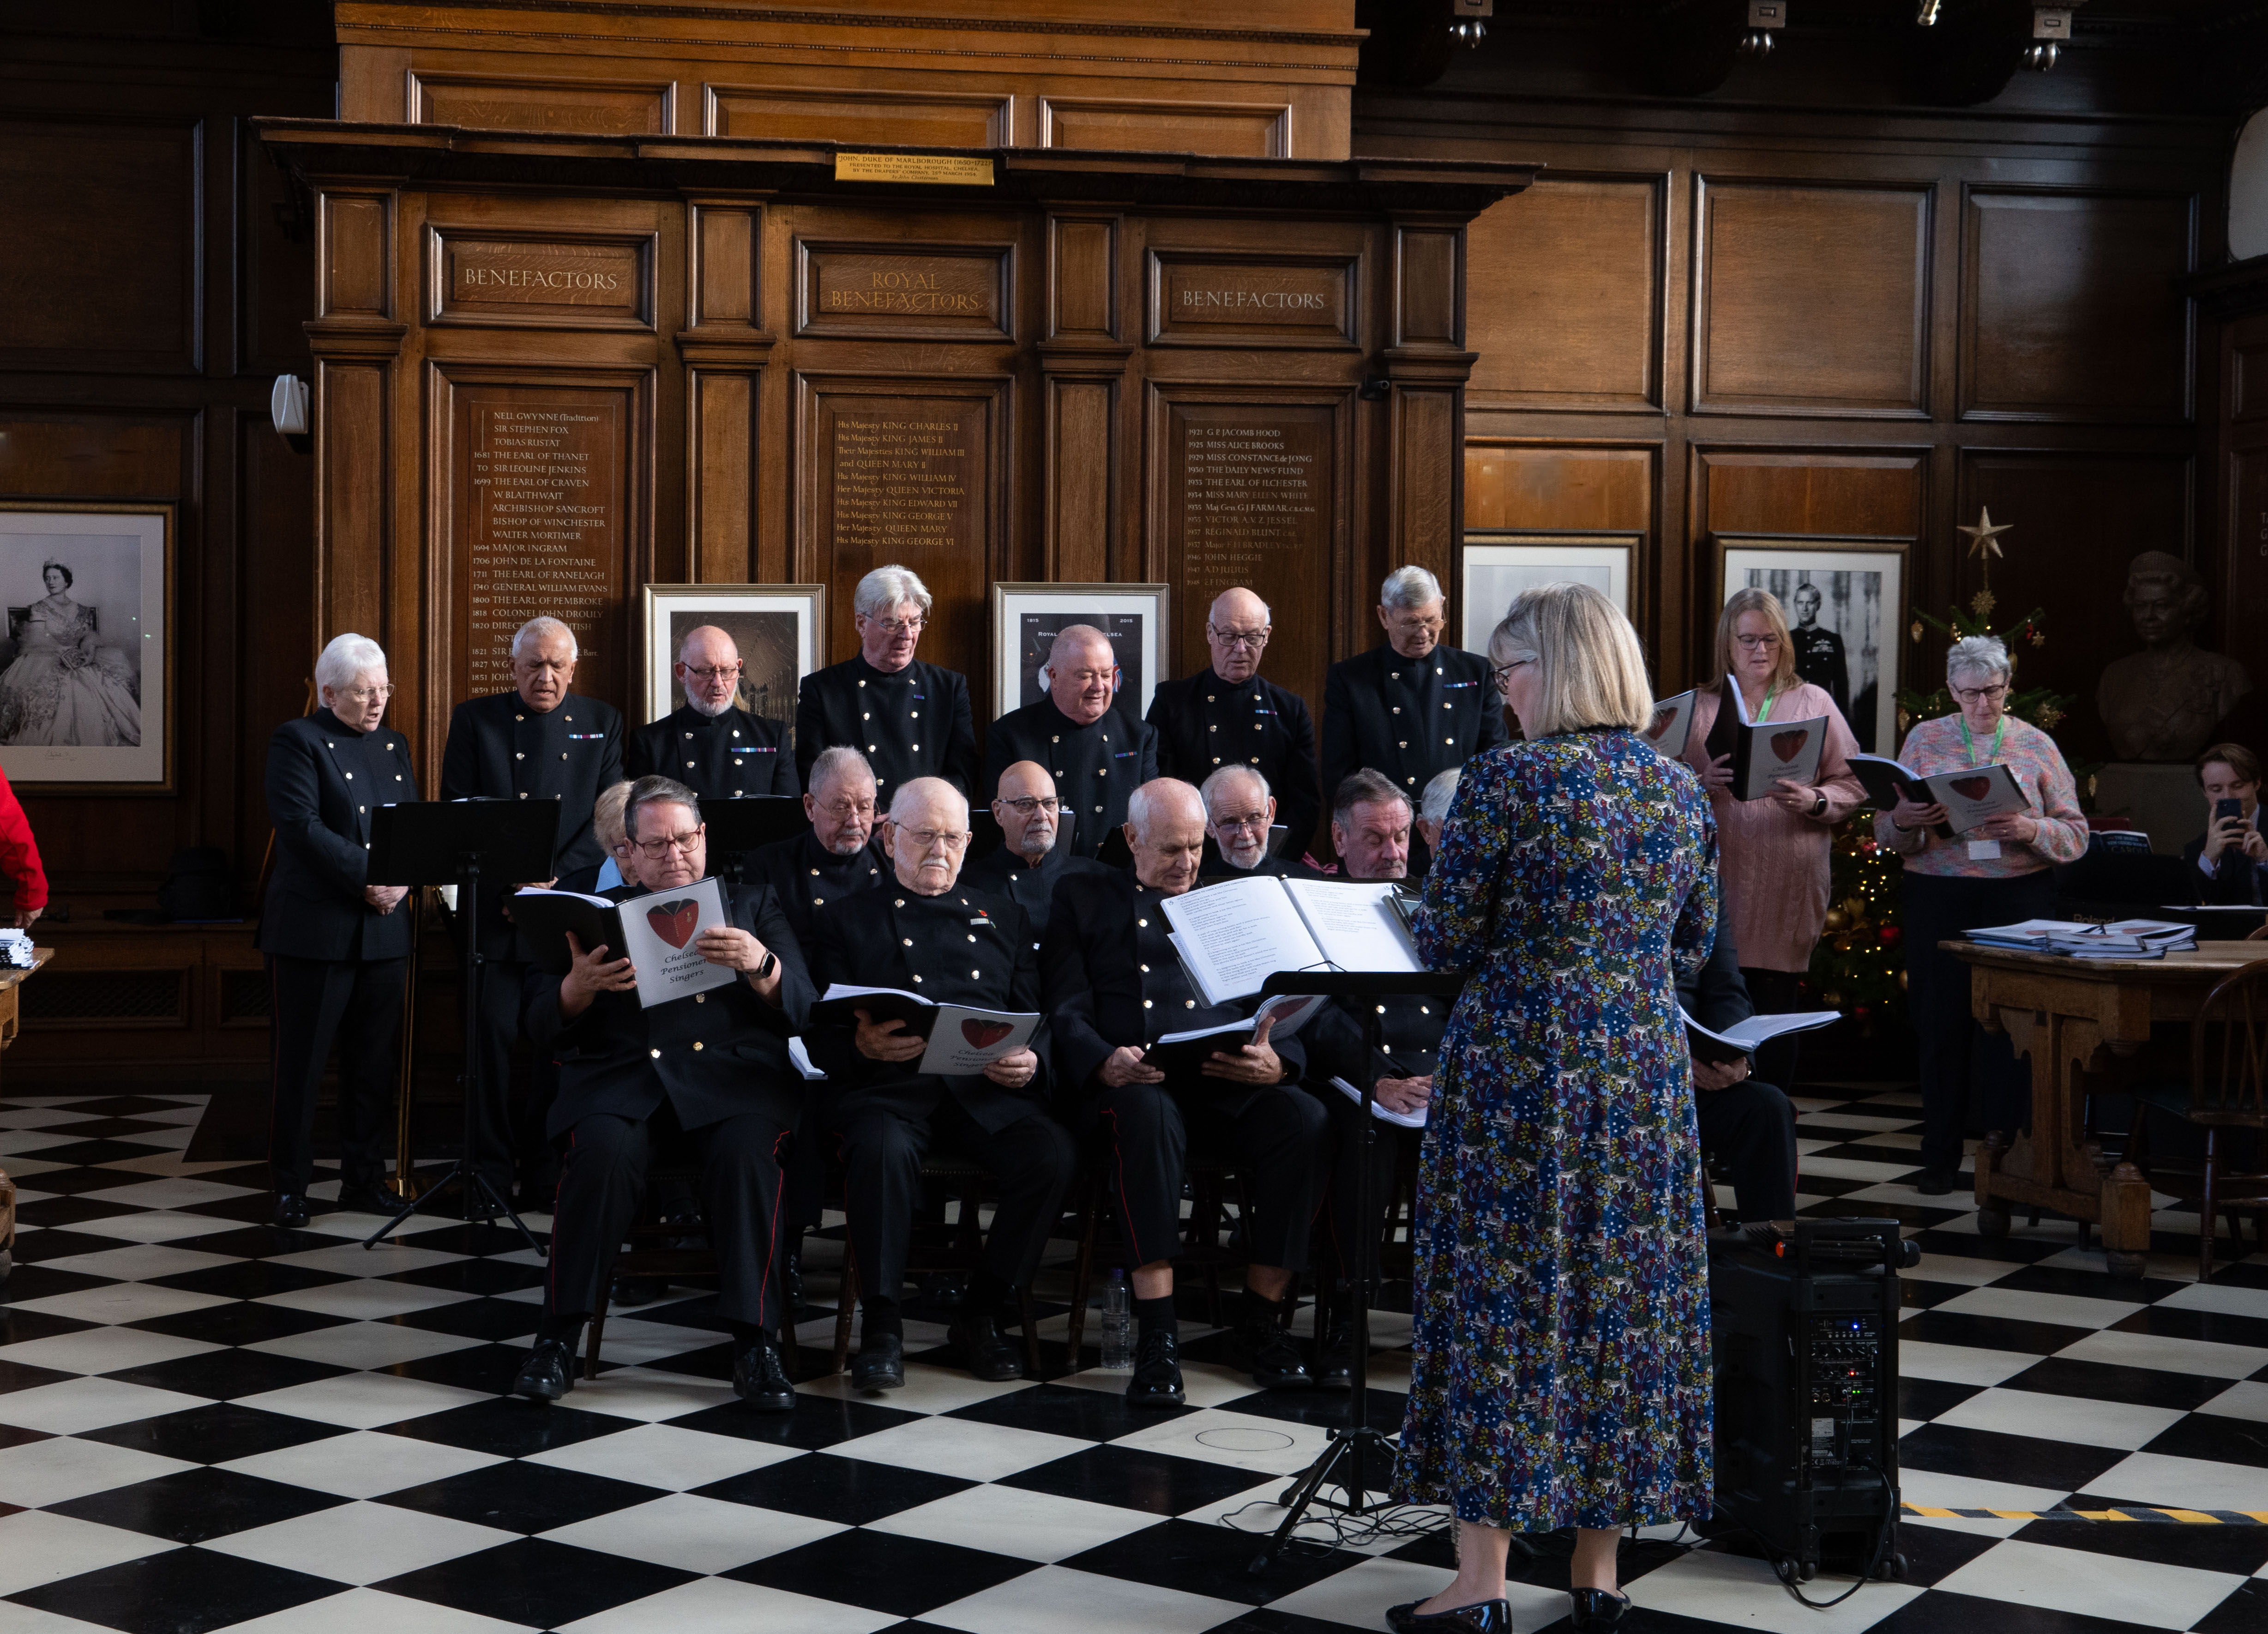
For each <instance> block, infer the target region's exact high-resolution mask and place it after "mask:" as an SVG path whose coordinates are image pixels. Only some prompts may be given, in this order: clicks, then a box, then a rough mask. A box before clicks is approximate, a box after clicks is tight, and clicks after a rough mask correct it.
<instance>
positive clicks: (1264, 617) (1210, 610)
mask: <svg viewBox="0 0 2268 1634" xmlns="http://www.w3.org/2000/svg"><path fill="white" fill-rule="evenodd" d="M1240 590H1242V591H1244V593H1245V594H1246V595H1248V596H1250V597H1251V598H1252V599H1253V600H1255V601H1260V593H1259V592H1258V591H1256V590H1248V589H1246V588H1245V586H1244V585H1230V586H1229V587H1228V588H1227V589H1226V590H1224V591H1222V592H1221V593H1220V594H1219V595H1217V596H1215V597H1214V598H1213V599H1212V601H1211V604H1210V605H1209V606H1207V607H1206V608H1205V622H1207V623H1211V622H1212V617H1213V615H1214V614H1216V613H1218V612H1219V611H1220V604H1221V603H1222V602H1224V601H1226V600H1228V598H1229V597H1231V596H1233V595H1234V594H1235V593H1237V592H1238V591H1240ZM1275 619H1276V615H1275V612H1274V610H1273V609H1271V608H1270V607H1269V605H1268V604H1267V603H1266V602H1265V601H1260V620H1261V622H1263V623H1273V622H1275Z"/></svg>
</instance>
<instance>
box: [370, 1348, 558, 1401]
mask: <svg viewBox="0 0 2268 1634" xmlns="http://www.w3.org/2000/svg"><path fill="white" fill-rule="evenodd" d="M526 1360H527V1351H525V1350H524V1349H522V1348H520V1347H519V1346H518V1345H511V1344H476V1345H473V1346H471V1347H469V1348H468V1349H466V1350H462V1351H449V1352H447V1353H446V1355H442V1356H421V1357H419V1358H417V1359H416V1361H414V1362H403V1363H402V1364H401V1365H399V1366H397V1367H389V1368H387V1369H386V1370H385V1371H386V1372H387V1373H394V1374H395V1375H397V1376H399V1377H401V1378H403V1379H423V1380H424V1381H425V1382H426V1383H428V1384H453V1385H454V1386H456V1387H457V1388H459V1389H460V1390H479V1391H482V1392H483V1393H484V1394H486V1395H503V1394H504V1392H505V1391H507V1390H509V1389H510V1388H512V1380H513V1378H514V1377H515V1376H516V1375H517V1374H518V1373H519V1365H520V1364H521V1363H522V1362H524V1361H526Z"/></svg>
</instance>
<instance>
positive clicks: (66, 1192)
mask: <svg viewBox="0 0 2268 1634" xmlns="http://www.w3.org/2000/svg"><path fill="white" fill-rule="evenodd" d="M143 1155H144V1157H147V1156H148V1155H149V1154H148V1153H147V1152H144V1153H143ZM149 1178H150V1176H149V1175H147V1174H125V1173H122V1171H120V1170H117V1169H89V1168H75V1169H47V1170H43V1171H42V1172H40V1174H26V1176H25V1177H24V1181H23V1185H24V1189H25V1190H26V1191H44V1192H47V1193H48V1194H49V1196H50V1197H51V1198H63V1197H77V1196H79V1195H80V1194H81V1193H82V1192H89V1191H115V1190H117V1189H120V1188H121V1187H123V1186H131V1185H133V1184H135V1183H136V1181H145V1180H148V1179H149ZM41 1206H42V1204H41V1203H26V1205H25V1206H24V1209H23V1211H22V1212H23V1213H25V1214H26V1216H29V1215H30V1212H31V1211H32V1210H33V1209H36V1208H40V1207H41ZM88 1206H89V1207H90V1208H92V1209H96V1210H98V1211H99V1212H100V1213H102V1214H106V1215H119V1214H147V1213H149V1212H150V1211H149V1210H148V1209H145V1208H143V1207H142V1206H140V1205H139V1204H137V1203H90V1204H89V1205H88ZM79 1218H81V1219H89V1218H94V1216H93V1215H81V1216H80V1217H79ZM55 1223H57V1222H53V1221H49V1220H45V1219H38V1218H34V1219H33V1224H35V1225H40V1226H45V1225H50V1224H55Z"/></svg>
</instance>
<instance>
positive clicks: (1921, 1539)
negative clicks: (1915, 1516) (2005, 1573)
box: [1812, 1522, 2000, 1600]
mask: <svg viewBox="0 0 2268 1634" xmlns="http://www.w3.org/2000/svg"><path fill="white" fill-rule="evenodd" d="M1999 1541H2000V1540H1999V1538H1997V1537H1989V1536H1983V1535H1978V1534H1977V1533H1974V1532H1956V1531H1955V1530H1954V1529H1953V1528H1952V1527H1925V1526H1916V1525H1913V1524H1912V1523H1911V1522H1909V1523H1907V1524H1905V1525H1904V1526H1901V1527H1899V1528H1898V1553H1900V1554H1901V1555H1904V1557H1906V1569H1905V1572H1904V1575H1903V1576H1902V1577H1901V1578H1900V1579H1898V1580H1899V1581H1900V1582H1902V1583H1911V1584H1914V1585H1916V1586H1919V1587H1922V1588H1927V1587H1928V1586H1930V1585H1931V1584H1933V1583H1937V1582H1940V1581H1942V1580H1943V1579H1947V1578H1949V1577H1951V1576H1952V1575H1953V1574H1954V1573H1955V1572H1956V1571H1960V1570H1961V1568H1962V1567H1963V1566H1965V1565H1967V1564H1969V1563H1970V1561H1972V1560H1974V1559H1976V1558H1977V1556H1979V1555H1981V1554H1984V1553H1985V1551H1986V1550H1987V1549H1991V1548H1992V1546H1993V1545H1994V1544H1996V1543H1998V1542H1999ZM1838 1592H1839V1591H1838ZM1860 1592H1861V1593H1862V1594H1863V1593H1864V1592H1865V1591H1864V1590H1861V1591H1860ZM1812 1598H1813V1599H1814V1600H1817V1599H1819V1598H1821V1596H1819V1595H1817V1594H1814V1595H1813V1596H1812Z"/></svg>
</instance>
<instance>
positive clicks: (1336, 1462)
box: [1250, 970, 1526, 1575]
mask: <svg viewBox="0 0 2268 1634" xmlns="http://www.w3.org/2000/svg"><path fill="white" fill-rule="evenodd" d="M1464 985H1465V976H1464V974H1463V973H1462V972H1461V971H1444V972H1434V971H1423V972H1419V973H1416V974H1410V973H1394V972H1388V971H1382V970H1374V971H1364V970H1332V971H1328V972H1325V971H1314V970H1304V971H1303V970H1278V972H1277V973H1276V974H1275V975H1271V976H1270V977H1269V978H1268V980H1267V983H1265V984H1264V985H1263V987H1262V988H1261V990H1260V992H1261V996H1262V997H1264V998H1274V997H1278V996H1279V995H1286V994H1302V993H1305V994H1314V993H1321V994H1322V995H1323V996H1324V997H1327V998H1351V999H1354V1000H1355V1001H1356V1002H1357V1003H1358V1004H1359V1005H1360V1006H1361V1009H1362V1041H1363V1061H1364V1067H1363V1072H1362V1083H1361V1084H1360V1086H1359V1088H1360V1089H1361V1091H1362V1163H1361V1165H1360V1167H1358V1168H1357V1169H1356V1171H1355V1189H1354V1215H1355V1219H1356V1220H1357V1221H1358V1222H1359V1228H1360V1230H1361V1232H1362V1235H1361V1237H1359V1239H1357V1240H1356V1244H1355V1270H1354V1275H1353V1276H1351V1277H1349V1278H1348V1279H1347V1284H1348V1285H1347V1301H1348V1307H1349V1308H1348V1311H1347V1321H1348V1330H1349V1332H1350V1333H1351V1334H1352V1335H1353V1337H1354V1345H1353V1350H1354V1367H1353V1369H1352V1373H1353V1380H1352V1382H1351V1384H1350V1385H1349V1387H1348V1389H1349V1392H1350V1395H1349V1403H1348V1409H1347V1423H1346V1428H1345V1429H1344V1430H1332V1431H1329V1432H1326V1433H1327V1434H1328V1435H1329V1445H1328V1446H1325V1447H1324V1448H1323V1453H1322V1457H1320V1458H1318V1459H1316V1460H1315V1461H1314V1463H1312V1464H1310V1465H1308V1466H1307V1468H1305V1469H1304V1470H1302V1471H1300V1475H1299V1477H1298V1479H1297V1480H1295V1481H1294V1482H1293V1483H1292V1485H1291V1487H1290V1488H1289V1489H1287V1490H1285V1494H1284V1499H1285V1505H1284V1520H1283V1522H1282V1524H1281V1525H1279V1526H1278V1527H1277V1528H1276V1535H1274V1536H1273V1537H1271V1538H1270V1539H1269V1541H1268V1547H1267V1548H1266V1549H1264V1550H1263V1551H1262V1552H1261V1553H1260V1554H1258V1555H1256V1556H1255V1557H1253V1561H1252V1565H1251V1567H1250V1570H1251V1571H1252V1572H1253V1573H1254V1575H1258V1574H1259V1573H1261V1572H1263V1571H1267V1570H1268V1568H1269V1567H1270V1566H1271V1565H1273V1564H1275V1562H1276V1557H1277V1556H1278V1555H1280V1554H1282V1553H1283V1552H1284V1545H1285V1543H1287V1542H1290V1541H1291V1536H1292V1528H1293V1527H1297V1526H1298V1525H1299V1524H1300V1521H1301V1520H1304V1519H1305V1518H1306V1516H1307V1511H1308V1509H1309V1508H1311V1507H1312V1506H1314V1505H1317V1504H1321V1505H1322V1506H1323V1507H1324V1508H1326V1509H1336V1510H1337V1511H1338V1512H1339V1513H1341V1514H1343V1515H1355V1516H1360V1515H1369V1514H1375V1513H1378V1512H1379V1511H1380V1510H1382V1509H1388V1508H1391V1507H1392V1505H1390V1504H1388V1503H1386V1502H1384V1501H1383V1500H1381V1501H1380V1502H1378V1503H1372V1502H1371V1501H1370V1499H1369V1497H1368V1493H1369V1491H1370V1488H1369V1486H1368V1484H1367V1477H1368V1475H1369V1473H1370V1466H1371V1460H1372V1458H1373V1456H1375V1457H1376V1458H1377V1459H1378V1460H1379V1461H1380V1464H1381V1470H1383V1469H1388V1468H1392V1467H1393V1461H1394V1446H1393V1437H1392V1435H1390V1434H1389V1433H1388V1432H1386V1431H1383V1430H1373V1429H1372V1428H1371V1427H1370V1396H1369V1388H1370V1299H1371V1295H1372V1293H1373V1291H1374V1290H1375V1287H1376V1284H1377V1282H1378V1270H1377V1265H1376V1255H1377V1245H1376V1244H1375V1243H1374V1242H1373V1241H1372V1240H1371V1233H1372V1231H1373V1220H1374V1219H1375V1218H1376V1216H1375V1215H1374V1214H1373V1211H1372V1202H1371V1196H1370V1165H1371V1152H1372V1150H1373V1147H1374V1146H1375V1145H1376V1144H1377V1140H1378V1120H1377V1118H1376V1117H1375V1116H1374V1115H1373V1113H1372V1111H1371V1108H1372V1107H1373V1106H1374V1105H1375V1104H1376V1100H1377V1097H1376V1094H1375V1090H1376V1087H1377V1083H1378V1076H1377V1070H1376V1065H1375V1064H1376V1062H1377V1061H1378V1060H1379V1058H1380V1057H1381V1056H1382V1055H1383V1054H1384V1052H1383V1051H1382V1050H1381V1049H1380V1048H1379V1040H1378V1005H1377V1001H1378V1000H1379V999H1381V998H1383V997H1389V996H1399V995H1402V994H1406V993H1430V994H1432V995H1435V996H1436V997H1442V998H1454V997H1455V996H1456V995H1457V994H1458V993H1459V992H1460V991H1462V990H1463V988H1464ZM1316 1314H1317V1317H1318V1319H1319V1320H1320V1318H1321V1316H1322V1313H1321V1312H1320V1311H1318V1312H1317V1313H1316ZM1342 1466H1344V1468H1342ZM1326 1482H1334V1483H1336V1484H1337V1485H1338V1486H1339V1487H1340V1488H1341V1489H1343V1490H1344V1491H1345V1493H1346V1500H1345V1501H1344V1503H1342V1502H1341V1501H1339V1500H1338V1499H1337V1498H1325V1497H1324V1496H1322V1489H1323V1485H1324V1483H1326ZM1513 1543H1514V1544H1515V1545H1516V1546H1518V1547H1520V1548H1522V1549H1525V1548H1526V1545H1525V1544H1521V1542H1520V1540H1519V1539H1518V1538H1514V1539H1513Z"/></svg>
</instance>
